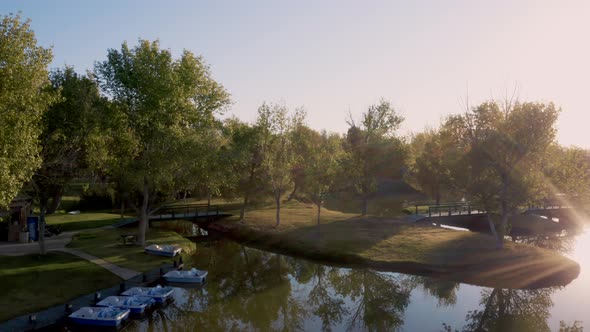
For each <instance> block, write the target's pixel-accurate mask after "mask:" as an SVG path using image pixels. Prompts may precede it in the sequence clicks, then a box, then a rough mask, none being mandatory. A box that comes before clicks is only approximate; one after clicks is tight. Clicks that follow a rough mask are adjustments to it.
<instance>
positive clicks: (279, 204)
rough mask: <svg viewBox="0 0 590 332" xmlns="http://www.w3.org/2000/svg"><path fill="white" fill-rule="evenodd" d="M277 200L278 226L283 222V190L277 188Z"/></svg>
mask: <svg viewBox="0 0 590 332" xmlns="http://www.w3.org/2000/svg"><path fill="white" fill-rule="evenodd" d="M275 202H276V204H277V217H276V218H277V226H279V225H280V224H281V190H279V189H277V190H275Z"/></svg>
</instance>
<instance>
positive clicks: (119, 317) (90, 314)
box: [69, 307, 130, 327]
mask: <svg viewBox="0 0 590 332" xmlns="http://www.w3.org/2000/svg"><path fill="white" fill-rule="evenodd" d="M129 313H130V310H129V309H123V308H114V307H82V308H80V309H78V310H76V311H75V312H74V313H72V314H71V315H70V316H69V317H70V320H72V322H74V323H76V324H80V325H95V326H111V327H117V326H119V325H120V324H121V322H122V321H123V320H125V319H126V318H127V317H129Z"/></svg>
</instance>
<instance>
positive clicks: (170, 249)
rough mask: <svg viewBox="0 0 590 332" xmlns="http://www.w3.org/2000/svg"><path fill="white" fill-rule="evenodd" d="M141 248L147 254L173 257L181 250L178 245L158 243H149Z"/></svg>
mask: <svg viewBox="0 0 590 332" xmlns="http://www.w3.org/2000/svg"><path fill="white" fill-rule="evenodd" d="M143 249H144V250H145V252H147V253H148V254H152V255H159V256H166V257H174V256H176V255H178V254H180V252H181V251H182V248H181V247H178V246H173V245H159V244H151V245H149V246H147V247H145V248H143Z"/></svg>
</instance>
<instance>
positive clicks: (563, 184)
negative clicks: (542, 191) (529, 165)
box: [541, 144, 590, 205]
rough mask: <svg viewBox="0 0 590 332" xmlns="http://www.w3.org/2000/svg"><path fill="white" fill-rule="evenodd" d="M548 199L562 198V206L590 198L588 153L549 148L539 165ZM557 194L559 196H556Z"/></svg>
mask: <svg viewBox="0 0 590 332" xmlns="http://www.w3.org/2000/svg"><path fill="white" fill-rule="evenodd" d="M541 168H542V172H543V174H544V175H545V182H546V192H547V196H548V197H563V200H565V201H564V202H560V203H562V204H563V205H569V204H573V203H580V202H584V201H587V200H588V198H590V152H588V151H587V150H584V149H581V148H577V147H562V146H559V145H557V144H554V145H552V146H550V147H549V148H548V149H547V152H546V153H545V156H544V158H543V161H542V163H541ZM557 194H559V195H557Z"/></svg>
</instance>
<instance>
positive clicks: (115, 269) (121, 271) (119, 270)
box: [55, 248, 140, 280]
mask: <svg viewBox="0 0 590 332" xmlns="http://www.w3.org/2000/svg"><path fill="white" fill-rule="evenodd" d="M55 250H56V251H61V252H66V253H68V254H71V255H74V256H78V257H80V258H83V259H85V260H87V261H89V262H92V263H94V264H96V265H98V266H100V267H102V268H104V269H107V270H109V271H110V272H112V273H113V274H116V275H117V276H119V277H120V278H121V279H123V280H129V279H131V278H133V277H135V276H136V275H139V274H140V272H137V271H134V270H131V269H127V268H124V267H121V266H119V265H115V264H113V263H109V262H107V261H105V260H104V259H101V258H98V257H96V256H92V255H89V254H87V253H85V252H83V251H80V250H76V249H70V248H60V249H55Z"/></svg>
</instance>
